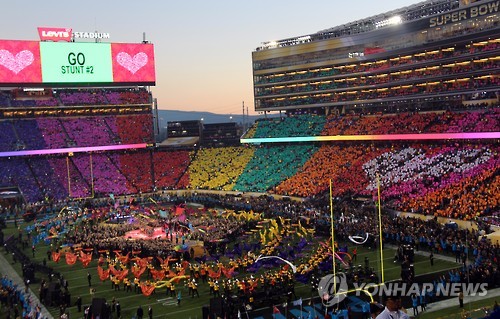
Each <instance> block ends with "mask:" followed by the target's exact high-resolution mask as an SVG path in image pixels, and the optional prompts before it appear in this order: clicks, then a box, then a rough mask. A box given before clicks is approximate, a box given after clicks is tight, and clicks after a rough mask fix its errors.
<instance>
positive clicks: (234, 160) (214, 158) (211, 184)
mask: <svg viewBox="0 0 500 319" xmlns="http://www.w3.org/2000/svg"><path fill="white" fill-rule="evenodd" d="M253 153H254V150H253V148H248V147H242V146H240V147H221V148H204V149H200V150H199V151H198V152H197V154H196V157H195V159H194V160H193V161H192V162H191V163H190V164H189V176H190V181H189V183H190V184H189V188H191V189H216V190H232V189H233V188H234V186H235V184H236V180H237V179H238V177H239V176H240V175H241V173H242V172H243V170H244V169H245V166H246V165H247V164H248V162H249V161H250V159H251V158H252V155H253Z"/></svg>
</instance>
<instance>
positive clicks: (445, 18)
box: [429, 0, 500, 28]
mask: <svg viewBox="0 0 500 319" xmlns="http://www.w3.org/2000/svg"><path fill="white" fill-rule="evenodd" d="M499 7H500V1H498V0H496V1H490V2H485V3H483V2H480V4H479V5H475V6H471V7H469V8H465V9H462V10H455V11H452V12H448V13H445V14H442V15H438V16H435V17H432V18H430V19H429V27H430V28H434V27H439V26H443V25H445V24H449V23H456V22H459V21H462V20H467V19H471V18H476V17H480V16H484V15H489V14H495V13H497V12H498V8H499Z"/></svg>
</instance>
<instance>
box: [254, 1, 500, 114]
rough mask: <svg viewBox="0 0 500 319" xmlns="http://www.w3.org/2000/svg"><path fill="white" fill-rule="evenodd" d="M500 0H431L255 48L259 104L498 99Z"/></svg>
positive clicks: (383, 105) (330, 108) (405, 107)
mask: <svg viewBox="0 0 500 319" xmlns="http://www.w3.org/2000/svg"><path fill="white" fill-rule="evenodd" d="M498 10H499V1H498V0H495V1H468V0H429V1H423V2H420V3H417V4H415V5H412V6H408V7H404V8H401V9H397V10H393V11H390V12H386V13H382V14H378V15H375V16H372V17H369V18H366V19H362V20H358V21H354V22H351V23H348V24H345V25H340V26H337V27H333V28H330V29H326V30H323V31H319V32H317V33H314V34H310V35H305V36H298V37H294V38H289V39H284V40H279V41H270V42H264V43H262V46H260V47H258V48H257V49H256V50H255V51H254V52H252V63H253V81H254V98H255V110H256V111H259V112H264V113H267V112H268V111H285V112H315V113H319V114H330V113H332V112H338V113H345V112H356V113H357V112H363V113H375V112H397V111H423V110H430V109H433V110H435V109H456V108H460V107H464V106H466V107H467V106H468V105H470V104H478V103H487V104H488V103H489V104H493V103H497V102H498V88H499V85H498V84H499V81H498V70H499V68H498V64H499V52H500V37H499V12H498Z"/></svg>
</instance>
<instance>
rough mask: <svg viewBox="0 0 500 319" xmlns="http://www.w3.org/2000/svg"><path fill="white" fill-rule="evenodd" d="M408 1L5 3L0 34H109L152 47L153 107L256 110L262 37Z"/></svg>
mask: <svg viewBox="0 0 500 319" xmlns="http://www.w3.org/2000/svg"><path fill="white" fill-rule="evenodd" d="M418 2H419V1H415V0H390V1H373V0H353V1H338V0H330V1H326V0H309V1H304V0H302V1H298V0H266V1H264V0H253V1H234V0H233V1H229V0H225V1H222V0H212V1H206V0H194V1H149V2H139V1H130V0H120V1H95V0H87V1H53V0H45V1H33V0H29V1H9V2H8V3H4V5H3V6H2V11H3V14H2V19H1V20H0V28H1V31H0V32H1V36H0V39H9V40H39V38H38V33H37V27H61V28H72V29H73V31H89V32H90V31H96V30H97V31H99V32H107V33H110V36H111V39H110V40H109V41H110V42H125V43H137V42H141V41H142V34H143V32H146V37H147V40H149V41H151V42H152V43H153V44H154V45H155V59H156V86H155V87H153V88H152V90H153V95H154V97H156V98H157V99H158V107H159V108H160V109H166V110H182V111H207V112H212V113H220V114H241V113H242V102H243V101H244V102H245V109H246V107H248V110H249V112H250V114H251V115H252V114H255V112H254V105H253V92H252V91H253V90H252V56H251V53H252V51H254V50H255V49H256V48H257V47H258V46H260V45H261V43H262V42H265V41H271V40H280V39H285V38H289V37H295V36H301V35H307V34H311V33H315V32H317V31H320V30H324V29H328V28H331V27H335V26H338V25H341V24H344V23H348V22H353V21H355V20H359V19H363V18H366V17H369V16H373V15H376V14H379V13H384V12H387V11H391V10H394V9H398V8H402V7H405V6H408V5H411V4H415V3H418Z"/></svg>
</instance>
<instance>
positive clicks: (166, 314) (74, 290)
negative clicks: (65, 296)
mask: <svg viewBox="0 0 500 319" xmlns="http://www.w3.org/2000/svg"><path fill="white" fill-rule="evenodd" d="M24 226H26V224H25V225H24ZM17 232H18V231H17V229H15V228H14V225H12V224H10V225H9V226H8V228H7V229H4V233H5V238H7V237H9V236H10V235H12V234H17ZM323 240H324V239H323ZM311 246H312V245H311ZM352 247H353V246H352V244H350V248H352ZM48 249H49V246H48V245H46V244H43V243H42V244H39V245H37V246H36V251H35V257H34V258H32V260H34V261H36V262H40V263H41V262H42V260H43V259H44V258H46V252H47V250H48ZM307 249H308V248H307V247H306V251H307ZM24 252H25V254H26V255H27V256H30V258H31V256H32V250H31V247H27V248H26V249H25V250H24ZM4 253H5V252H4ZM383 253H384V270H385V271H384V274H385V280H386V281H391V280H396V279H398V278H400V269H401V267H400V265H399V263H394V262H393V258H394V253H395V251H394V250H393V249H389V248H387V249H384V252H383ZM379 256H380V253H379V251H378V250H375V251H374V250H369V249H367V248H364V247H360V246H358V257H357V261H356V262H354V265H355V266H356V265H358V264H359V265H361V264H364V259H365V257H368V259H369V261H370V267H373V268H374V269H375V271H376V272H377V273H380V263H379V262H378V260H379ZM6 258H7V260H8V261H9V262H11V263H12V261H13V260H12V257H11V256H6ZM47 265H48V266H51V267H52V268H53V269H54V270H55V271H58V272H61V273H62V274H63V275H64V277H65V278H66V279H67V280H68V282H69V291H70V294H71V302H72V304H71V305H70V307H68V308H67V309H66V310H67V311H69V313H70V318H82V317H83V314H82V313H80V314H79V313H78V312H77V308H76V306H75V304H74V303H75V300H76V298H77V297H78V296H81V298H82V300H83V305H84V306H85V305H89V304H90V302H91V296H90V290H89V286H88V282H87V272H90V274H91V275H92V284H93V285H92V287H94V288H95V289H96V292H95V297H98V298H105V299H106V300H107V301H108V302H109V303H111V300H112V298H115V299H116V300H118V301H119V302H120V304H121V308H122V316H121V317H122V318H132V317H133V316H135V314H136V310H137V308H138V306H139V305H141V306H142V308H143V309H144V310H145V314H146V312H147V308H148V307H149V306H150V305H151V306H152V307H153V317H154V318H192V319H194V318H200V319H201V318H202V307H203V306H205V305H206V306H208V305H209V304H210V298H211V296H210V294H209V288H208V285H207V284H203V283H200V285H199V293H200V297H199V298H198V297H194V298H192V297H190V296H188V288H187V287H185V286H184V285H183V282H182V281H181V282H180V283H179V284H178V285H177V286H176V287H177V291H179V289H180V290H181V293H182V301H181V305H180V306H177V302H176V300H174V299H173V298H171V297H169V296H167V295H166V291H165V290H163V289H162V290H158V291H156V293H154V294H152V295H151V296H149V297H146V296H143V295H142V294H140V293H134V292H125V291H123V288H122V287H120V288H121V290H120V291H115V290H114V289H112V287H111V282H110V281H109V280H107V281H105V282H100V281H99V276H98V274H97V260H96V259H94V260H92V262H91V263H90V264H89V266H88V267H87V268H84V267H83V266H82V265H81V263H80V262H77V263H76V264H75V265H72V266H69V265H67V264H66V263H65V260H64V258H61V261H60V262H59V263H55V262H53V261H49V262H48V263H47ZM414 265H415V273H416V276H418V275H422V274H428V273H434V272H440V271H443V270H449V269H454V268H457V266H458V265H457V264H456V263H452V262H448V261H443V260H440V259H438V258H436V259H435V262H434V266H433V267H431V266H430V262H429V260H428V258H427V257H423V256H420V255H415V262H414ZM12 266H13V267H14V268H15V270H16V271H17V272H18V273H19V274H20V275H21V274H22V271H21V265H20V264H19V263H15V264H12ZM142 276H145V275H144V274H143V275H142ZM35 278H36V280H35V283H33V284H32V285H31V288H32V290H33V291H34V292H35V293H37V294H38V291H39V284H40V281H41V279H45V280H48V278H46V277H45V278H44V275H43V274H41V273H38V272H37V273H36V274H35ZM141 279H143V278H141ZM295 292H296V294H297V297H301V298H302V299H303V300H308V299H309V298H311V297H317V296H318V293H317V291H315V290H313V289H312V288H311V286H310V285H309V284H306V285H304V284H302V283H298V282H297V283H296V285H295ZM48 310H49V311H50V312H51V313H52V315H53V316H54V317H56V318H57V317H58V316H59V308H55V307H52V308H50V307H49V308H48ZM269 313H271V311H269ZM115 317H116V316H114V318H115Z"/></svg>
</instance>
